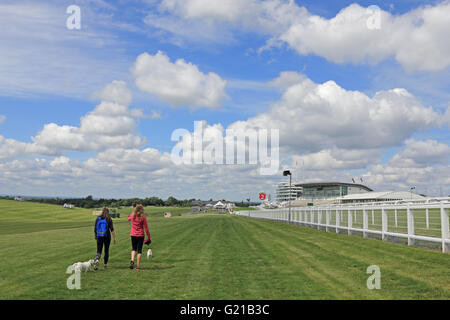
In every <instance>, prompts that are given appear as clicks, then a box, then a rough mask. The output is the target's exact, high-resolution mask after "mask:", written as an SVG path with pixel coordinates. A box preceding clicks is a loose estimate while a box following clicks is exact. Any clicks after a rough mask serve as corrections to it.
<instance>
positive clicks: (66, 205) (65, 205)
mask: <svg viewBox="0 0 450 320" xmlns="http://www.w3.org/2000/svg"><path fill="white" fill-rule="evenodd" d="M63 207H64V209H73V208H75V206H74V205H73V204H69V203H64V206H63Z"/></svg>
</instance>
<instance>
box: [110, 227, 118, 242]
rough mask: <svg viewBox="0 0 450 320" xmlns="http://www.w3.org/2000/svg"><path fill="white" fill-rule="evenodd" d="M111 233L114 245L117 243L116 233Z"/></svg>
mask: <svg viewBox="0 0 450 320" xmlns="http://www.w3.org/2000/svg"><path fill="white" fill-rule="evenodd" d="M111 233H112V235H113V240H114V244H116V243H117V240H116V232H115V231H114V230H113V231H111Z"/></svg>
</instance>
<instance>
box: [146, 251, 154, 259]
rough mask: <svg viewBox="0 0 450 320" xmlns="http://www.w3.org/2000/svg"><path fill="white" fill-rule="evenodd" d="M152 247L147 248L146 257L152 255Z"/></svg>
mask: <svg viewBox="0 0 450 320" xmlns="http://www.w3.org/2000/svg"><path fill="white" fill-rule="evenodd" d="M152 256H153V255H152V249H148V250H147V259H150V258H151V257H152Z"/></svg>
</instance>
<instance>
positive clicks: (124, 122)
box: [0, 81, 145, 159]
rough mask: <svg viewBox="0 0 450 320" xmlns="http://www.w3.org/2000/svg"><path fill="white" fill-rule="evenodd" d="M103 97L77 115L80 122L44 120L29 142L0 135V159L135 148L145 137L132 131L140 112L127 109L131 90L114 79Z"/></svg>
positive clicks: (105, 89)
mask: <svg viewBox="0 0 450 320" xmlns="http://www.w3.org/2000/svg"><path fill="white" fill-rule="evenodd" d="M100 96H101V97H102V98H103V99H105V100H106V101H102V102H101V103H100V104H99V105H97V107H96V108H95V109H94V110H93V111H92V112H90V113H88V114H87V115H85V116H83V117H82V118H81V119H80V126H79V127H76V126H68V125H58V124H56V123H47V124H45V125H44V127H43V128H42V130H41V131H39V132H38V133H37V134H36V136H34V137H32V138H31V139H32V141H33V142H32V143H26V142H20V141H16V140H13V139H6V138H4V137H1V136H0V138H1V139H0V159H9V158H15V157H20V156H27V155H28V156H33V155H62V154H64V153H65V152H67V151H101V150H105V149H107V148H124V149H130V148H138V147H142V146H143V145H144V143H145V139H144V138H142V137H141V136H139V135H138V134H137V133H136V127H137V124H136V120H135V118H137V117H140V116H141V115H142V114H141V112H140V111H137V110H134V109H131V110H130V109H129V108H128V106H127V105H121V104H118V103H116V102H112V101H117V102H121V103H130V102H131V92H130V91H129V90H128V89H127V88H126V86H125V84H124V83H122V82H119V81H114V82H112V83H111V84H109V85H107V86H106V87H105V88H104V89H103V90H102V91H101V93H100Z"/></svg>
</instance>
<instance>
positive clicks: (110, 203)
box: [0, 196, 195, 208]
mask: <svg viewBox="0 0 450 320" xmlns="http://www.w3.org/2000/svg"><path fill="white" fill-rule="evenodd" d="M14 198H15V197H10V196H2V197H0V199H7V200H14ZM23 200H24V201H31V202H39V203H47V204H55V205H61V206H62V205H64V204H65V203H68V204H73V205H74V206H75V207H78V208H101V207H109V208H118V207H130V206H134V205H136V204H138V203H140V204H142V205H144V206H159V207H163V206H166V207H189V206H190V204H191V202H192V201H194V200H195V199H185V200H178V199H176V198H175V197H169V198H168V199H167V200H165V201H164V200H162V199H161V198H158V197H148V198H144V199H141V198H131V199H94V198H93V197H92V196H87V197H86V198H25V199H23Z"/></svg>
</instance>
